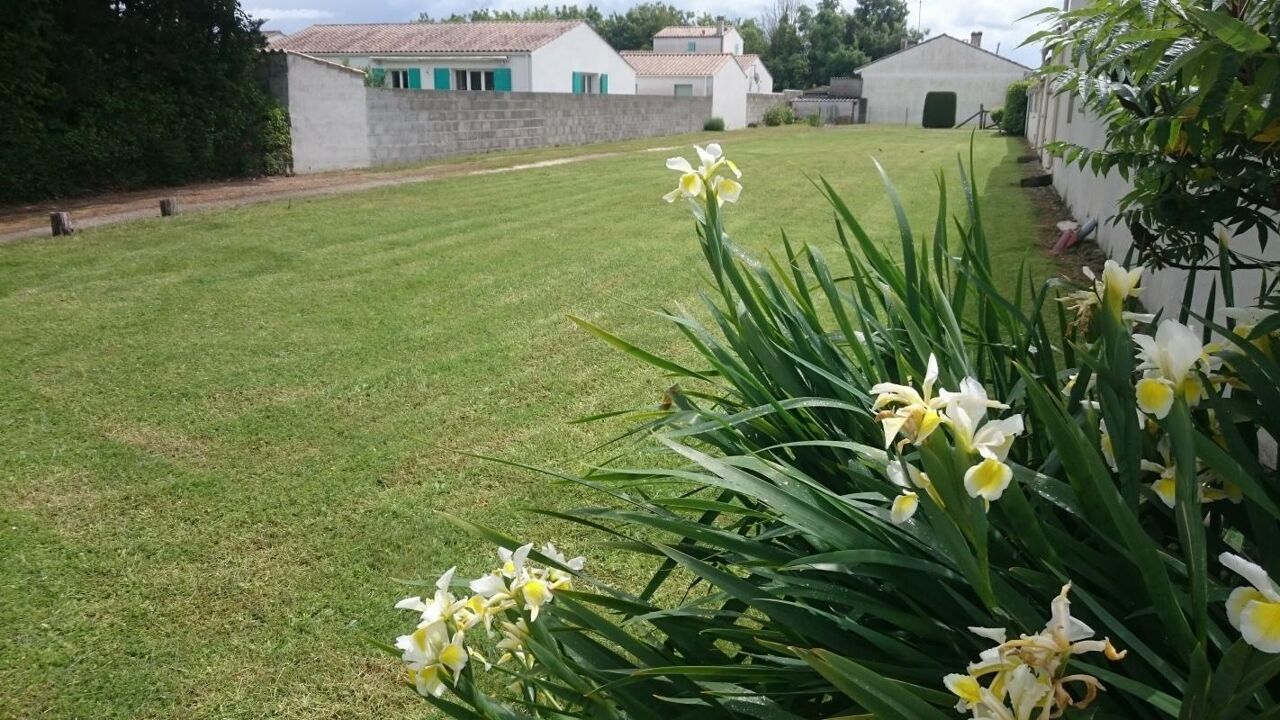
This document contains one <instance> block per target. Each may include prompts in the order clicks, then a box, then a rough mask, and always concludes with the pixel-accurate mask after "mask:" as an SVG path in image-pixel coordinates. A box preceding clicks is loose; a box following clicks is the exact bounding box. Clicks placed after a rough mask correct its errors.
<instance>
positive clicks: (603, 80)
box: [600, 73, 609, 95]
mask: <svg viewBox="0 0 1280 720" xmlns="http://www.w3.org/2000/svg"><path fill="white" fill-rule="evenodd" d="M600 94H601V95H608V94H609V76H608V75H607V74H604V73H601V74H600Z"/></svg>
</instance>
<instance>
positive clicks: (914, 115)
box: [857, 32, 1031, 127]
mask: <svg viewBox="0 0 1280 720" xmlns="http://www.w3.org/2000/svg"><path fill="white" fill-rule="evenodd" d="M1030 72H1031V68H1029V67H1027V66H1025V65H1022V64H1019V63H1017V62H1014V61H1013V60H1010V59H1009V58H1006V57H1002V56H1000V55H997V54H995V53H993V52H990V51H988V50H984V49H982V33H980V32H975V33H973V36H972V37H971V39H970V41H969V42H965V41H963V40H958V39H956V38H953V37H951V36H950V35H938V36H935V37H932V38H929V39H928V40H925V41H924V42H922V43H919V44H916V45H911V46H908V47H906V48H904V49H903V50H900V51H898V52H896V53H893V54H892V55H886V56H884V57H882V58H880V59H879V60H876V61H875V62H872V63H868V64H866V65H863V66H862V67H860V68H858V70H857V73H858V74H859V75H861V76H862V96H863V97H865V98H866V99H867V122H871V123H894V124H898V125H914V126H917V127H918V126H919V125H920V124H921V122H922V119H923V111H924V100H925V95H927V94H928V93H931V92H953V93H955V94H956V120H955V122H957V123H959V122H963V121H964V120H965V119H966V118H968V117H970V116H972V115H973V114H974V113H976V112H978V110H979V108H980V107H981V108H985V109H987V110H993V109H995V108H998V107H1002V106H1003V105H1004V99H1005V91H1006V90H1007V89H1008V87H1009V84H1010V83H1012V82H1015V81H1017V80H1021V79H1023V78H1025V77H1026V76H1027V74H1028V73H1030Z"/></svg>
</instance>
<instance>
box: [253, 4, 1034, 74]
mask: <svg viewBox="0 0 1280 720" xmlns="http://www.w3.org/2000/svg"><path fill="white" fill-rule="evenodd" d="M638 1H639V0H596V1H595V5H596V6H597V7H599V8H600V10H601V11H602V12H603V13H605V14H606V15H607V14H609V13H610V12H613V11H622V10H625V9H626V8H628V7H630V6H631V5H633V4H635V3H636V2H638ZM668 1H669V2H671V3H672V4H673V5H676V6H678V7H683V8H688V9H690V10H694V11H697V12H702V11H704V10H705V11H707V12H709V13H711V14H712V15H720V14H724V15H726V16H729V17H736V16H746V17H751V16H756V15H759V14H760V13H761V11H762V10H763V9H764V8H765V7H768V6H769V5H771V4H772V3H771V2H770V1H769V0H737V2H734V1H732V0H668ZM573 2H574V0H492V2H485V1H484V0H243V4H244V8H245V10H246V11H248V13H249V14H250V15H252V16H253V17H256V18H262V19H265V20H266V21H267V24H266V25H265V27H266V28H267V29H270V30H283V31H284V32H293V31H294V30H297V29H299V28H303V27H306V26H307V25H312V24H314V23H351V22H404V21H408V20H414V19H416V18H417V17H418V13H420V12H424V11H425V12H428V13H430V14H431V15H432V16H434V17H447V16H448V15H450V14H452V13H455V12H457V13H465V12H469V11H471V10H475V9H479V8H486V7H487V8H494V9H502V10H506V9H518V8H526V7H530V6H537V5H548V4H549V5H553V6H554V5H559V4H573ZM908 3H909V4H910V6H911V23H912V26H914V25H915V24H916V21H917V20H919V21H920V25H921V27H922V28H925V29H928V30H929V34H930V35H938V34H940V33H946V34H948V35H951V36H953V37H958V38H963V39H968V37H969V33H970V32H972V31H974V30H981V31H982V32H983V41H982V46H983V47H984V48H986V49H988V50H992V51H994V50H996V48H997V46H998V47H999V49H1000V54H1001V55H1006V56H1008V57H1011V58H1013V59H1014V60H1017V61H1018V62H1021V63H1023V64H1024V65H1030V66H1032V67H1034V66H1037V65H1039V57H1038V53H1037V51H1036V50H1035V49H1034V48H1030V47H1027V48H1022V49H1018V47H1017V46H1018V45H1019V44H1020V43H1021V42H1022V40H1023V39H1024V38H1025V37H1026V36H1027V35H1029V34H1031V33H1032V32H1034V31H1035V25H1034V23H1032V22H1031V21H1028V20H1024V21H1021V22H1019V21H1018V19H1019V18H1021V17H1023V16H1024V15H1026V14H1027V13H1029V12H1033V11H1035V10H1038V9H1040V8H1042V7H1044V6H1045V5H1046V4H1049V0H924V1H923V3H921V2H920V0H908ZM577 4H578V5H582V6H585V5H588V4H591V3H590V0H582V1H580V2H578V3H577ZM810 4H813V3H812V2H811V3H810ZM853 4H854V3H853V2H852V0H846V1H845V6H846V7H850V8H851V7H853ZM921 5H923V11H922V12H921V13H920V16H919V17H918V18H917V9H918V8H919V7H920V6H921Z"/></svg>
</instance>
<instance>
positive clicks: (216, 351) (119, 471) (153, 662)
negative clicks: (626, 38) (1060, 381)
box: [0, 127, 1052, 718]
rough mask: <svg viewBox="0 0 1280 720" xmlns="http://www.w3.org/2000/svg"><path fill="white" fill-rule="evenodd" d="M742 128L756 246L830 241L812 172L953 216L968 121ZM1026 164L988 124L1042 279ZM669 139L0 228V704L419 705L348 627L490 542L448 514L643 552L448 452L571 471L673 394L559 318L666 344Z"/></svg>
mask: <svg viewBox="0 0 1280 720" xmlns="http://www.w3.org/2000/svg"><path fill="white" fill-rule="evenodd" d="M720 138H721V140H722V142H723V143H724V145H725V148H726V150H727V152H728V153H729V154H730V155H731V157H733V159H735V160H736V161H737V162H738V164H739V165H740V166H741V167H742V169H743V171H744V177H743V184H744V185H745V187H746V190H745V191H744V193H743V195H742V201H741V203H740V204H739V205H738V206H736V207H733V208H732V209H731V211H730V214H729V220H728V222H729V224H730V231H731V233H732V234H733V235H734V237H735V238H736V239H737V240H738V241H739V242H742V243H744V244H746V245H748V246H750V247H752V248H755V249H757V250H763V249H765V248H775V247H778V242H777V238H778V228H779V226H785V228H786V229H787V232H788V233H789V234H790V235H791V237H792V238H794V239H795V240H798V241H801V242H814V243H819V244H822V245H824V247H828V248H829V247H830V246H831V237H832V235H833V233H832V231H831V215H830V212H829V210H828V209H827V208H826V206H825V205H824V203H823V200H822V198H821V197H820V196H819V195H818V193H817V192H816V191H815V190H814V189H813V187H812V186H811V185H810V184H809V183H808V182H807V181H806V179H805V175H804V174H805V173H808V174H810V175H817V174H822V175H825V176H826V177H828V178H830V179H831V180H832V181H833V183H834V184H835V185H836V186H837V187H838V188H839V189H841V191H842V192H843V193H844V194H845V198H846V199H847V200H848V201H849V203H850V205H851V206H852V207H853V208H854V209H855V210H856V211H857V212H859V213H860V215H861V217H862V218H864V224H865V225H866V226H867V227H868V228H869V229H871V230H872V231H873V234H878V235H879V236H881V237H883V238H885V240H886V242H895V243H896V242H897V239H896V238H897V231H896V229H895V228H894V226H893V225H892V222H893V221H892V216H891V211H890V208H889V204H888V202H887V200H886V199H885V196H884V194H883V192H882V189H881V186H880V182H879V180H878V178H877V176H876V174H875V172H874V169H873V167H872V164H871V162H870V160H869V156H876V157H878V158H879V159H880V160H881V161H882V162H883V163H884V165H885V166H886V168H887V169H888V171H889V173H890V174H891V175H892V176H893V177H894V179H895V181H896V183H897V186H898V189H899V191H900V193H901V194H902V196H903V199H904V201H905V202H906V204H907V207H908V209H909V212H910V214H911V216H912V217H913V219H914V220H915V221H917V222H918V223H919V228H920V229H921V230H922V231H925V232H932V225H933V213H934V211H935V203H936V198H935V194H936V193H935V189H936V184H935V173H936V172H937V171H938V170H939V169H945V170H946V172H947V176H948V179H949V181H950V183H951V187H952V188H953V190H954V191H955V192H954V193H953V194H954V195H955V196H956V197H953V206H958V204H959V198H958V194H959V193H958V183H957V182H956V180H957V178H956V172H955V165H956V156H957V153H961V152H963V153H966V154H967V150H968V140H969V133H968V132H952V131H929V132H925V131H920V130H907V129H886V128H866V127H858V128H846V129H839V130H812V129H808V128H785V129H760V130H749V131H741V132H735V133H729V134H724V135H721V136H720ZM663 144H668V143H664V142H662V140H661V139H658V140H655V141H652V142H651V143H650V145H663ZM636 145H637V144H636V143H630V144H629V145H627V146H625V147H627V148H634V147H635V146H636ZM608 149H609V147H608V146H601V147H600V148H598V149H597V148H592V149H590V150H591V151H592V152H595V151H607V150H608ZM1021 151H1022V150H1021V146H1020V144H1018V143H1015V142H1014V141H1011V140H1010V141H1006V140H1004V139H997V138H991V137H985V136H983V137H979V138H978V141H977V149H976V154H977V168H976V175H977V177H978V178H979V183H980V186H981V187H982V194H983V196H984V197H985V200H986V203H987V204H986V212H987V216H986V217H987V218H988V220H989V225H990V231H991V233H990V235H991V238H992V242H993V244H994V246H995V251H996V252H997V253H999V254H1000V255H1001V256H1002V257H1007V259H1008V267H1009V268H1011V269H1012V268H1013V267H1014V265H1015V264H1016V262H1017V261H1018V260H1020V259H1021V258H1022V257H1023V256H1024V255H1026V254H1031V255H1032V258H1033V260H1034V264H1035V266H1036V267H1037V268H1038V269H1039V270H1040V272H1041V274H1042V275H1043V274H1044V273H1046V272H1049V271H1051V270H1052V266H1051V265H1050V264H1049V263H1048V262H1047V261H1045V260H1044V259H1043V258H1041V257H1040V256H1039V255H1038V253H1039V251H1038V250H1035V249H1034V248H1033V247H1032V243H1033V242H1034V240H1035V238H1036V237H1037V235H1036V229H1035V228H1036V227H1037V223H1038V222H1042V221H1043V219H1041V218H1035V217H1034V216H1033V210H1032V208H1031V206H1030V204H1029V203H1028V201H1027V200H1026V198H1025V197H1024V196H1023V195H1022V194H1021V191H1020V190H1019V189H1017V188H1015V187H1012V186H1011V183H1012V182H1013V181H1014V180H1015V179H1016V178H1017V177H1018V172H1019V171H1018V168H1017V166H1016V164H1014V157H1015V156H1016V155H1018V154H1019V153H1020V152H1021ZM563 152H564V151H562V150H559V151H549V152H548V154H547V156H548V157H550V156H557V155H561V154H563ZM668 154H670V153H665V152H658V153H655V152H631V153H629V154H626V155H623V156H619V157H612V158H605V159H598V160H591V161H585V162H581V163H578V164H571V165H562V166H557V167H548V168H543V169H535V170H525V171H520V172H513V173H507V174H495V175H487V176H478V177H464V178H455V179H451V180H446V181H440V182H435V183H428V184H418V185H407V186H401V187H396V188H388V189H381V190H376V191H370V192H364V193H359V194H353V195H346V196H341V197H331V198H324V199H314V200H305V201H297V200H295V201H292V202H279V203H272V204H265V205H259V206H255V207H251V208H245V209H240V210H234V211H226V212H218V213H209V214H191V215H186V216H180V217H178V218H174V219H170V220H167V221H160V220H155V221H145V222H138V223H133V224H129V225H121V226H116V227H111V228H104V229H100V230H95V231H90V232H85V233H82V234H80V235H77V236H75V237H73V238H70V239H59V240H47V239H46V240H39V241H30V242H23V243H19V244H13V245H8V246H0V558H3V562H0V626H2V627H3V628H4V630H3V633H0V688H3V690H0V717H64V718H72V717H76V718H79V717H170V716H177V715H181V716H183V717H199V718H256V717H264V716H276V717H296V718H325V717H333V718H338V717H343V718H347V717H367V718H399V717H421V716H423V715H425V714H428V713H427V711H426V706H425V705H424V704H422V703H420V702H419V701H417V700H416V699H415V698H414V697H413V695H412V694H411V692H410V691H408V690H407V689H405V688H403V687H401V686H400V685H399V684H398V683H397V680H398V676H397V675H396V674H395V673H396V666H395V663H394V662H389V661H387V660H386V659H384V658H382V657H380V656H379V655H378V654H377V653H376V652H375V651H372V650H371V649H370V648H369V647H368V646H366V645H364V644H362V642H361V640H360V638H359V635H360V633H362V632H367V633H370V634H373V635H376V636H380V637H385V638H390V637H392V636H393V635H394V634H395V633H396V631H397V630H401V629H403V628H404V627H405V623H406V622H408V621H409V620H410V618H407V617H404V616H397V615H396V614H394V613H393V612H392V610H391V603H392V602H394V601H395V600H396V599H398V598H399V597H401V596H402V595H403V594H405V589H404V588H403V587H402V586H400V585H398V584H397V583H396V582H395V578H412V577H419V576H428V575H430V576H434V574H436V573H438V572H439V571H441V570H443V569H445V568H447V567H448V566H449V565H451V564H454V563H457V564H459V565H460V566H461V567H462V570H461V571H460V572H463V571H465V572H475V571H477V570H479V569H480V568H481V567H482V565H484V564H486V563H487V562H488V557H487V556H488V552H489V549H488V548H486V547H484V546H482V545H481V544H479V543H477V542H474V541H472V540H471V539H469V538H467V537H462V536H459V534H458V533H457V532H455V531H452V530H451V529H450V528H449V527H447V526H445V525H444V524H443V523H442V522H441V521H440V519H439V518H438V516H437V515H436V514H435V512H434V511H437V510H447V511H450V512H454V513H457V514H460V515H462V516H464V517H467V518H470V519H475V520H479V521H483V522H487V523H492V524H496V525H499V526H502V527H504V528H506V529H508V530H509V531H511V532H513V533H515V534H518V535H521V536H524V537H527V538H529V539H531V540H538V541H545V540H547V539H553V540H555V541H556V542H557V543H558V544H560V545H562V546H565V547H566V549H567V550H570V551H572V552H573V553H578V552H585V553H586V554H587V555H588V556H590V557H592V561H593V562H594V563H595V564H596V567H601V566H603V567H606V568H608V570H607V572H609V573H612V574H614V575H617V576H623V577H624V579H625V576H627V575H629V574H636V575H638V574H639V573H640V572H643V571H644V570H645V569H644V568H640V567H633V566H628V565H625V564H620V563H619V561H618V560H616V559H611V558H610V557H609V556H608V554H607V553H606V552H604V551H603V550H601V549H600V548H597V547H595V546H593V545H592V543H593V542H595V541H596V540H597V539H596V538H591V537H586V536H582V535H580V534H578V533H576V532H575V531H573V530H569V529H567V528H565V527H563V526H547V525H546V524H545V523H544V521H542V520H539V519H538V518H537V517H536V516H532V515H528V514H523V513H521V512H519V508H520V507H522V506H527V505H530V504H537V505H549V506H566V505H572V504H576V503H579V502H580V501H582V498H581V497H579V494H578V493H576V492H575V490H574V489H572V488H567V487H564V486H559V485H554V484H550V483H548V482H547V481H545V480H544V479H542V478H540V477H536V476H533V475H530V474H528V473H523V472H519V471H516V470H513V469H510V468H508V467H505V466H500V465H496V464H492V463H487V462H483V461H479V460H475V459H471V458H469V457H465V456H462V455H459V454H457V453H456V452H454V451H455V450H458V449H467V450H472V451H476V452H480V453H486V454H492V455H500V456H503V457H509V458H514V459H519V460H521V461H524V462H529V463H534V464H548V465H562V466H568V467H574V468H581V467H582V466H584V465H585V464H586V463H587V462H589V461H590V458H589V457H587V456H586V455H585V453H586V451H587V450H588V449H589V448H591V447H592V446H594V445H596V444H597V443H599V442H602V441H603V440H605V439H607V438H609V437H611V436H612V435H613V434H615V433H616V432H617V431H618V430H619V429H620V426H619V425H617V424H609V423H601V424H591V425H586V426H582V425H569V424H568V423H567V421H568V420H570V419H573V418H575V417H580V416H585V415H589V414H593V413H597V412H603V411H606V410H610V409H619V408H623V407H632V406H636V405H640V404H647V403H651V402H654V401H656V400H657V398H658V395H659V392H660V390H661V388H662V387H663V380H662V378H661V377H660V375H659V374H658V373H656V372H653V371H650V370H648V369H645V368H642V367H638V366H637V365H636V364H635V363H633V362H631V361H630V360H628V359H627V358H626V357H624V356H622V355H621V354H620V353H617V352H616V351H613V350H611V349H609V348H607V347H605V346H603V345H602V344H601V343H599V342H598V341H595V340H594V339H592V338H590V337H589V336H587V335H586V334H585V333H583V332H581V331H578V330H576V329H575V328H574V326H573V325H571V324H570V323H569V322H568V321H567V320H566V319H565V316H566V315H567V314H578V315H582V316H585V317H587V318H590V319H592V320H593V321H595V322H597V323H599V324H601V325H603V326H605V327H608V328H611V329H614V330H616V331H618V332H619V333H621V334H622V335H624V336H626V337H629V338H632V339H636V340H638V341H640V342H642V343H643V344H647V345H650V346H653V347H659V348H667V347H672V346H675V345H677V343H678V340H677V337H676V335H675V333H674V332H672V331H670V330H668V329H667V328H666V327H665V326H663V325H661V324H660V323H659V322H658V321H657V320H655V319H653V318H652V317H651V316H648V315H647V314H646V313H644V312H643V309H645V308H652V307H656V306H658V305H659V304H663V303H668V302H669V301H688V300H690V299H693V298H694V297H695V294H696V292H697V289H698V286H699V283H700V276H699V272H698V270H699V254H698V250H697V243H696V240H695V238H694V236H693V223H692V221H691V220H690V218H689V216H688V213H687V211H686V209H685V208H684V207H681V206H676V207H671V206H668V205H667V204H665V203H663V202H661V200H660V199H659V198H660V196H661V195H662V194H663V193H664V192H666V191H667V190H668V189H669V188H670V187H672V186H673V183H674V181H675V174H674V173H672V172H670V171H668V170H666V169H665V168H664V167H663V160H664V159H665V158H666V157H667V155H668ZM537 159H539V155H538V154H537V153H531V154H529V153H527V154H524V155H522V156H521V160H522V161H530V160H537ZM611 562H612V563H613V565H611V564H610V563H611Z"/></svg>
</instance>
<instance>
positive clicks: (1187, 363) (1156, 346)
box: [1133, 320, 1213, 420]
mask: <svg viewBox="0 0 1280 720" xmlns="http://www.w3.org/2000/svg"><path fill="white" fill-rule="evenodd" d="M1133 341H1134V342H1135V343H1137V345H1138V359H1139V360H1140V363H1139V365H1138V370H1140V371H1143V378H1142V379H1141V380H1139V381H1138V386H1137V388H1136V391H1137V401H1138V407H1139V408H1140V409H1141V410H1142V411H1143V412H1145V413H1147V414H1149V415H1153V416H1155V417H1156V419H1158V420H1162V419H1164V418H1165V417H1166V416H1167V415H1168V414H1169V410H1170V408H1172V407H1173V402H1174V400H1175V399H1176V398H1178V397H1182V398H1183V399H1185V400H1186V401H1187V403H1188V404H1190V405H1195V404H1196V403H1198V402H1199V401H1200V398H1201V396H1202V395H1203V394H1204V388H1203V387H1201V384H1200V378H1199V377H1198V376H1197V375H1196V374H1195V372H1194V371H1195V370H1196V369H1197V368H1198V367H1202V366H1203V369H1204V370H1211V369H1212V367H1213V364H1212V361H1211V360H1210V358H1209V357H1208V356H1207V355H1206V353H1205V347H1204V345H1203V344H1201V342H1200V336H1199V334H1197V333H1196V331H1194V330H1192V329H1191V328H1189V327H1187V326H1186V325H1183V324H1182V323H1180V322H1178V321H1176V320H1163V321H1161V322H1160V327H1158V328H1157V329H1156V334H1155V337H1152V336H1150V335H1134V336H1133Z"/></svg>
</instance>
